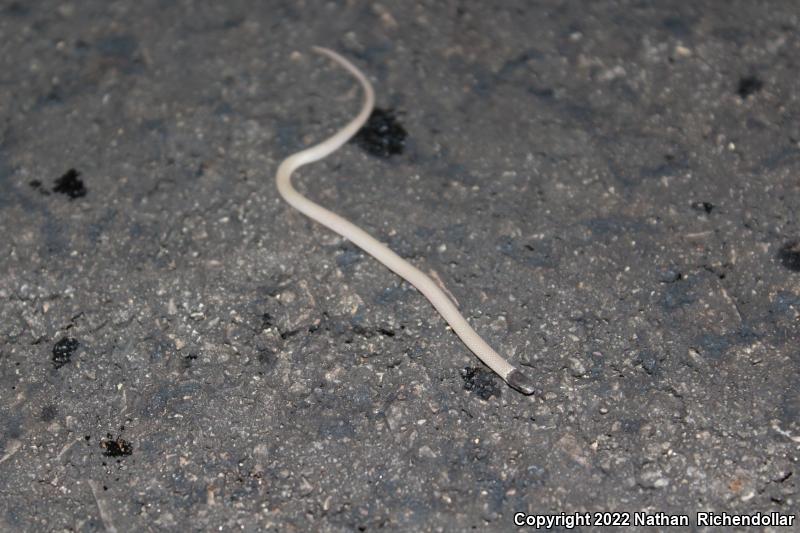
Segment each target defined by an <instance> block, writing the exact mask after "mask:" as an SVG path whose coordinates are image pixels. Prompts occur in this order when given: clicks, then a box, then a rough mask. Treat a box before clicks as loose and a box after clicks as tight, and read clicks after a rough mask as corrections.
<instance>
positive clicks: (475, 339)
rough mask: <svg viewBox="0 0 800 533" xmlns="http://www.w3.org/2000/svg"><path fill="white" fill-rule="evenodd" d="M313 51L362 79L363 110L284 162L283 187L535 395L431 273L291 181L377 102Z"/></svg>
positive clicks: (351, 131)
mask: <svg viewBox="0 0 800 533" xmlns="http://www.w3.org/2000/svg"><path fill="white" fill-rule="evenodd" d="M313 50H314V51H315V52H317V53H320V54H323V55H325V56H328V57H329V58H331V59H332V60H333V61H335V62H336V63H338V64H339V65H340V66H342V67H344V68H345V69H347V71H348V72H350V74H352V75H353V76H354V77H355V78H356V79H357V80H358V81H359V82H360V83H361V87H362V88H363V90H364V96H365V98H364V104H363V106H362V107H361V111H360V112H359V113H358V115H357V116H356V117H355V118H354V119H352V120H351V121H350V122H349V123H348V124H347V125H346V126H345V127H343V128H342V129H340V130H339V131H338V132H336V133H335V134H334V135H332V136H331V137H329V138H328V139H326V140H324V141H322V142H320V143H319V144H316V145H314V146H312V147H310V148H306V149H305V150H302V151H300V152H297V153H295V154H292V155H290V156H289V157H287V158H286V159H285V160H284V161H283V162H282V163H281V164H280V166H279V167H278V172H277V175H276V182H277V185H278V192H280V194H281V196H283V198H284V200H286V201H287V202H288V203H289V204H290V205H291V206H292V207H294V208H295V209H297V210H298V211H300V212H301V213H303V214H304V215H306V216H308V217H310V218H312V219H313V220H315V221H317V222H319V223H320V224H322V225H324V226H326V227H328V228H329V229H331V230H333V231H335V232H336V233H338V234H339V235H341V236H342V237H344V238H346V239H348V240H350V241H351V242H353V243H354V244H356V245H357V246H358V247H359V248H361V249H362V250H364V251H365V252H367V253H368V254H370V255H371V256H372V257H374V258H375V259H377V260H378V261H380V262H381V263H383V264H384V265H385V266H386V267H387V268H389V269H390V270H391V271H392V272H394V273H395V274H397V275H398V276H400V277H402V278H403V279H405V280H406V281H408V282H409V283H411V284H412V285H414V287H416V288H417V289H418V290H419V291H420V292H421V293H422V294H423V295H424V296H425V297H426V298H427V299H428V300H430V302H431V304H433V306H434V307H435V308H436V310H437V311H439V313H440V314H441V315H442V317H443V318H444V319H445V320H446V321H447V323H448V324H449V325H450V327H451V328H452V329H453V331H455V333H456V334H457V335H458V336H459V337H460V338H461V340H462V341H463V342H464V344H466V345H467V347H468V348H469V349H470V350H472V351H473V352H474V353H475V355H477V356H478V358H480V360H481V361H483V362H484V363H486V365H487V366H488V367H489V368H491V369H492V370H494V371H495V372H496V373H497V374H498V375H499V376H500V377H501V378H503V380H505V382H506V383H508V384H509V385H510V386H511V387H513V388H514V389H516V390H518V391H520V392H522V393H524V394H533V393H534V386H533V381H532V380H531V379H530V378H528V377H527V376H526V375H525V374H523V373H522V372H521V371H520V370H519V369H517V368H516V367H514V366H513V365H512V364H511V363H509V362H508V361H506V360H505V359H504V358H503V357H502V356H501V355H500V354H498V353H497V352H496V351H494V350H493V349H492V348H491V346H489V345H488V344H487V343H486V342H485V341H484V340H483V339H482V338H481V337H480V335H478V334H477V333H476V332H475V330H474V329H472V327H471V326H470V325H469V323H468V322H467V321H466V320H465V319H464V317H463V316H461V313H459V311H458V309H457V308H456V306H455V305H454V304H453V302H452V300H451V299H450V298H449V297H448V296H447V295H446V294H445V292H444V291H443V290H442V289H441V288H439V286H438V285H437V284H436V283H435V282H434V281H433V280H432V279H431V278H430V277H428V276H427V275H426V274H424V273H423V272H422V271H421V270H419V269H418V268H416V267H415V266H413V265H412V264H410V263H409V262H408V261H406V260H405V259H403V258H402V257H400V256H399V255H397V254H396V253H395V252H393V251H392V250H390V249H389V248H388V247H386V246H385V245H384V244H382V243H381V242H379V241H378V240H376V239H375V238H373V237H372V236H371V235H369V234H368V233H367V232H365V231H364V230H362V229H361V228H359V227H358V226H356V225H355V224H353V223H351V222H349V221H347V220H345V219H344V218H342V217H340V216H339V215H337V214H336V213H333V212H331V211H329V210H327V209H325V208H324V207H322V206H320V205H318V204H316V203H314V202H312V201H311V200H309V199H308V198H306V197H304V196H303V195H301V194H300V193H299V192H297V190H296V189H295V188H294V187H293V186H292V182H291V177H292V173H293V172H294V171H295V170H297V169H298V168H300V167H301V166H303V165H306V164H308V163H313V162H315V161H319V160H320V159H323V158H325V157H327V156H328V155H330V154H331V153H333V152H335V151H336V150H338V149H339V148H340V147H341V146H342V145H344V144H345V143H346V142H347V141H348V140H350V139H351V138H352V137H353V136H354V135H355V134H356V133H357V132H358V130H359V129H361V127H362V126H363V125H364V124H365V123H366V121H367V119H368V118H369V116H370V114H371V113H372V108H373V106H374V104H375V93H374V91H373V89H372V85H371V84H370V82H369V80H367V78H366V76H365V75H364V74H363V73H362V72H361V71H360V70H358V68H356V67H355V66H354V65H353V64H352V63H350V62H349V61H348V60H347V59H345V58H344V57H342V56H341V55H339V54H337V53H336V52H334V51H333V50H329V49H327V48H322V47H314V48H313Z"/></svg>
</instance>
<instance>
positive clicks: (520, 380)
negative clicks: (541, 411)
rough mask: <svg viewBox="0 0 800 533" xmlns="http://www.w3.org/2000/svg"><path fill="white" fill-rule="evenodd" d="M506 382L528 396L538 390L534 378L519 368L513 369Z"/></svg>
mask: <svg viewBox="0 0 800 533" xmlns="http://www.w3.org/2000/svg"><path fill="white" fill-rule="evenodd" d="M506 383H508V384H509V386H510V387H511V388H512V389H514V390H516V391H519V392H521V393H522V394H526V395H528V396H530V395H531V394H533V393H534V392H536V388H535V387H534V385H533V380H532V379H531V378H529V377H528V376H526V375H525V374H523V373H522V372H520V371H519V370H517V369H514V370H512V371H511V373H510V374H508V377H507V378H506Z"/></svg>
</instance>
